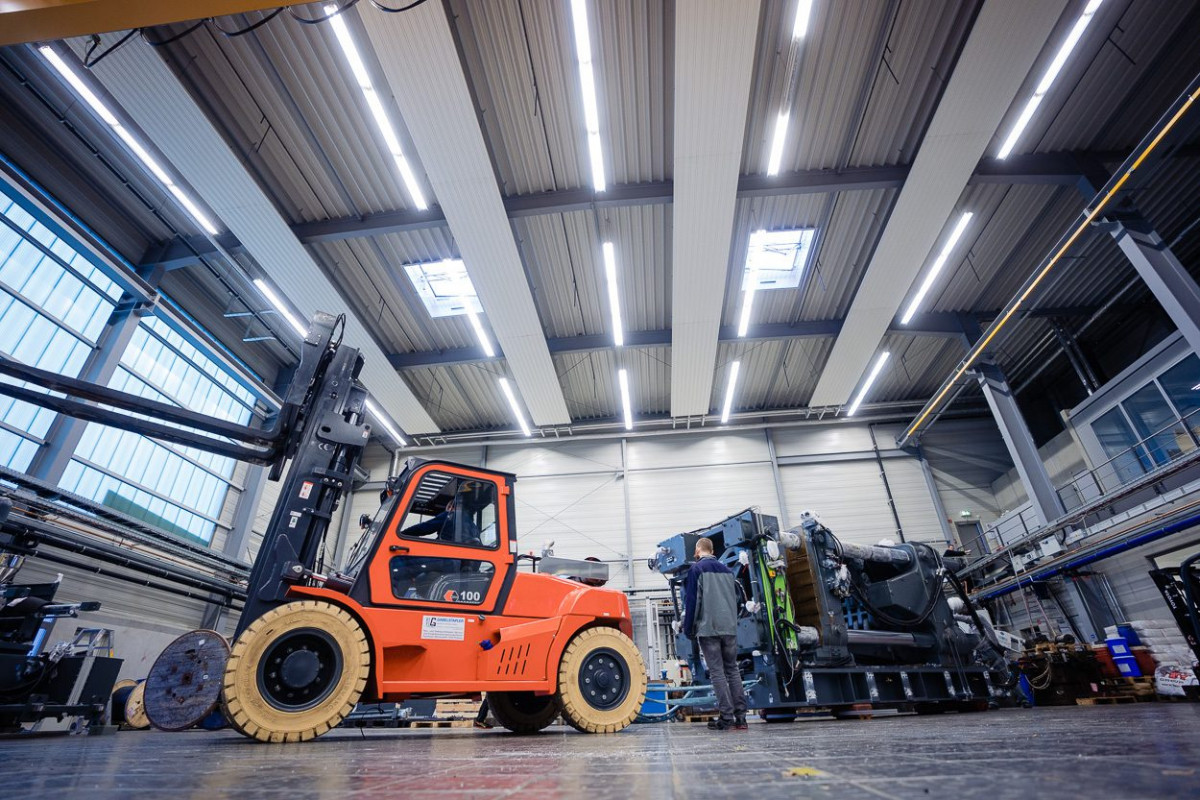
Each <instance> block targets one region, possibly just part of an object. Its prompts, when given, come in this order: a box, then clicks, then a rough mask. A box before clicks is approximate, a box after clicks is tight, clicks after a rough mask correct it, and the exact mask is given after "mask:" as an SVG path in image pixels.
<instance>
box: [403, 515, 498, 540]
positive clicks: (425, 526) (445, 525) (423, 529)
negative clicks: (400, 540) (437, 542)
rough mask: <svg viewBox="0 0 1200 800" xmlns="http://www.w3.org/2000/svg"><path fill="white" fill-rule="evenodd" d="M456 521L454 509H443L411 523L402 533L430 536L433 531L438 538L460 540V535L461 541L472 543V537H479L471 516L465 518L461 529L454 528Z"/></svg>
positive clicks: (404, 534) (475, 538)
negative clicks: (425, 518) (414, 523)
mask: <svg viewBox="0 0 1200 800" xmlns="http://www.w3.org/2000/svg"><path fill="white" fill-rule="evenodd" d="M454 523H455V513H454V512H453V511H443V512H442V513H440V514H437V515H435V516H432V517H430V518H429V519H427V520H425V521H424V522H418V523H417V524H416V525H410V526H409V527H407V528H405V529H404V530H402V531H400V534H401V535H402V536H428V535H429V534H431V533H436V534H437V538H439V539H441V540H443V541H446V542H457V541H460V539H459V537H461V541H462V542H464V543H470V542H471V540H472V539H474V540H478V539H479V529H478V528H477V527H476V526H475V524H474V523H473V522H472V521H471V519H470V518H469V517H468V518H465V519H464V520H463V525H462V527H463V529H462V530H461V531H456V530H455V529H454V528H455V524H454Z"/></svg>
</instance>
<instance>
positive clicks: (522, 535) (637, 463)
mask: <svg viewBox="0 0 1200 800" xmlns="http://www.w3.org/2000/svg"><path fill="white" fill-rule="evenodd" d="M876 433H877V436H876V438H877V440H878V443H879V446H880V449H881V450H885V451H892V452H895V442H894V436H895V433H896V429H895V428H894V427H891V428H883V427H879V428H877V431H876ZM773 436H774V438H775V444H776V452H777V456H778V457H779V458H780V459H781V460H783V461H786V460H787V457H790V456H803V457H811V456H813V455H817V456H821V455H832V456H839V455H842V454H847V453H850V454H854V458H853V459H852V460H846V461H837V460H833V459H830V460H828V461H827V462H821V461H816V462H814V463H805V464H785V465H782V466H781V467H780V470H779V475H780V482H781V484H782V486H783V493H784V503H785V507H786V511H787V516H788V519H789V521H791V523H792V524H795V522H796V521H797V520H798V519H799V516H800V512H801V511H803V510H805V509H812V510H815V511H817V512H818V514H819V515H820V516H821V518H822V520H823V521H824V522H825V524H826V525H828V526H829V527H830V528H831V529H832V530H834V532H835V533H837V534H838V535H839V536H842V537H844V538H846V539H847V540H848V541H863V542H875V541H878V540H879V539H881V538H885V537H890V538H896V522H895V519H894V517H893V515H892V512H891V510H890V508H889V506H888V499H887V493H886V491H885V489H884V484H883V479H882V477H881V476H880V466H879V461H877V460H876V459H875V457H874V455H873V451H872V443H871V435H870V431H869V429H868V427H867V426H865V425H848V424H844V423H834V424H827V425H821V426H805V427H793V428H776V429H774V430H773ZM417 455H420V456H422V457H428V458H435V457H436V458H446V459H447V460H453V461H459V462H463V463H469V464H474V465H480V464H483V465H486V466H487V467H488V468H489V469H495V470H501V471H505V472H511V473H514V474H515V475H516V476H517V484H516V489H515V496H516V520H517V537H518V547H519V548H520V550H521V551H522V552H535V553H536V552H539V551H540V549H541V547H542V544H543V542H545V541H546V540H553V541H554V542H555V548H554V549H555V553H556V554H557V555H560V556H565V557H571V558H582V557H586V556H594V557H596V558H599V559H600V560H602V561H605V562H607V563H608V564H609V567H610V574H611V584H610V585H613V586H616V587H621V588H635V589H649V590H653V589H659V588H665V585H664V582H663V580H662V578H661V577H660V576H659V575H657V574H656V573H653V572H651V571H650V570H649V569H648V568H647V567H646V566H645V562H646V559H647V558H648V557H649V556H651V555H652V554H653V553H654V549H655V547H656V546H657V545H658V543H659V542H661V541H662V540H664V539H667V538H669V537H670V536H673V535H674V534H676V533H681V532H685V531H690V530H695V529H697V528H702V527H707V526H709V525H712V524H714V523H717V522H719V521H721V520H722V519H725V518H726V517H728V516H730V515H732V514H736V513H738V512H740V511H742V510H744V509H746V508H757V509H758V510H759V511H760V512H761V513H764V514H768V515H771V516H776V517H778V516H780V511H781V509H780V501H779V495H778V493H777V490H776V485H775V476H774V472H773V470H772V465H771V458H770V450H769V448H768V444H767V434H766V432H765V431H763V430H751V431H729V432H722V431H719V430H716V431H713V430H709V431H704V432H697V433H678V434H670V435H660V436H636V437H630V438H628V439H627V440H625V453H624V461H623V460H622V443H621V440H620V439H594V440H571V439H563V440H559V441H533V442H521V443H515V444H512V445H508V444H503V445H490V446H488V447H486V448H484V447H482V446H480V447H461V446H460V447H456V448H445V449H430V450H422V451H420V452H419V453H417ZM883 464H884V469H885V471H886V474H887V478H888V482H889V484H890V486H891V490H892V494H893V496H894V498H895V501H896V510H897V513H898V514H899V516H900V520H901V524H902V526H903V529H904V535H905V538H907V539H919V540H924V541H940V540H941V539H942V537H943V534H942V528H941V523H940V520H939V514H940V512H939V511H938V510H937V509H936V506H935V504H934V502H933V500H932V498H931V497H930V494H929V489H928V484H927V483H926V481H925V477H924V474H923V473H922V471H921V465H920V462H919V461H918V460H917V458H915V457H914V456H912V455H910V454H903V457H893V458H885V459H884V460H883ZM380 467H382V470H381V469H380V468H373V469H372V481H373V482H374V481H378V480H381V479H382V475H383V472H384V471H386V465H380ZM377 495H378V489H377V488H375V487H370V488H367V489H364V490H363V491H362V492H358V493H356V496H355V497H354V498H353V499H352V501H351V504H350V507H351V513H352V514H354V519H357V515H358V514H359V513H363V512H361V511H360V510H359V509H360V508H361V509H363V511H365V513H373V512H374V510H375V509H376V508H377V506H378V496H377ZM627 512H628V513H627ZM627 518H628V523H627V522H626V519H627ZM351 528H352V529H351V532H350V533H351V535H350V537H349V538H350V540H351V541H353V540H354V539H355V538H356V535H357V530H356V528H357V526H355V525H352V526H351ZM631 562H632V564H631ZM630 567H632V569H630Z"/></svg>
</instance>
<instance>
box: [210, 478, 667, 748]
mask: <svg viewBox="0 0 1200 800" xmlns="http://www.w3.org/2000/svg"><path fill="white" fill-rule="evenodd" d="M515 480H516V479H515V476H513V475H509V474H506V473H502V472H493V471H490V470H483V469H478V468H476V467H467V466H463V465H460V464H452V463H450V462H446V461H425V460H422V459H417V458H410V459H409V460H408V462H407V463H406V465H405V467H404V470H403V471H402V472H401V474H400V475H398V476H396V477H394V478H390V479H389V480H388V488H387V490H385V492H384V494H385V496H386V497H385V499H384V502H383V505H382V507H381V508H380V510H379V513H378V514H377V515H376V516H375V518H374V519H363V520H362V522H363V524H364V527H365V528H366V531H365V533H364V535H363V536H362V538H361V539H360V540H359V541H358V543H357V545H356V546H355V548H354V549H353V551H352V552H351V553H350V556H349V559H348V561H347V564H346V565H345V567H344V569H343V570H341V571H340V572H338V573H333V574H331V575H329V576H327V577H324V578H323V579H322V578H320V577H317V576H309V579H308V580H301V581H298V582H296V583H293V584H292V585H291V586H290V587H289V589H288V592H287V599H288V602H286V603H284V604H282V605H278V606H275V607H274V608H272V609H270V610H269V611H267V612H266V613H265V614H263V615H262V616H260V617H258V618H257V619H255V620H254V621H253V622H251V623H250V624H249V625H248V626H247V627H246V628H245V629H244V630H242V631H241V632H240V633H239V635H238V636H237V639H236V640H235V641H234V644H233V648H232V652H231V654H230V657H229V662H228V666H227V668H226V670H225V681H224V687H223V688H224V704H225V706H224V707H225V713H226V717H227V718H228V720H229V722H230V724H232V725H233V726H234V727H235V728H237V729H238V730H239V731H241V732H242V733H245V734H246V735H248V736H253V737H254V738H256V739H262V740H263V741H298V740H299V741H303V740H305V739H311V738H313V737H314V736H319V735H321V734H322V733H324V732H325V731H327V730H329V729H330V728H331V727H333V726H335V725H337V724H338V723H339V722H340V721H341V720H342V719H343V718H344V717H345V716H346V714H348V713H349V712H350V711H351V710H352V709H353V708H354V706H355V704H356V703H358V702H360V701H368V702H374V701H389V702H390V701H399V700H405V699H408V698H412V697H419V696H429V695H436V696H439V697H446V696H463V695H466V696H472V695H478V694H479V693H481V692H487V693H488V698H489V704H490V706H491V711H492V714H493V715H494V716H495V717H496V719H497V720H498V721H499V722H500V724H501V725H503V726H504V727H506V728H508V729H509V730H511V731H514V732H517V733H533V732H536V731H539V730H541V729H542V728H545V727H546V726H547V725H549V724H551V723H552V722H553V721H554V720H555V719H556V718H557V717H558V716H559V715H560V714H561V715H562V717H563V719H565V720H566V721H567V722H568V723H570V724H571V725H572V726H574V727H575V728H577V729H578V730H581V731H585V732H587V733H611V732H614V731H619V730H621V729H622V728H624V727H626V726H627V725H629V724H630V723H631V722H632V721H633V719H634V717H635V716H637V712H638V710H639V709H640V707H641V704H642V699H643V697H644V695H645V690H646V672H645V666H644V664H643V662H642V658H641V655H640V654H639V652H638V650H637V647H635V646H634V644H633V641H632V640H631V639H630V636H631V635H632V633H633V628H632V624H631V622H630V616H629V602H628V600H627V599H626V597H625V595H624V594H622V593H621V592H617V591H612V590H606V589H599V588H594V587H591V586H585V585H583V584H582V583H581V582H579V581H577V580H570V579H565V578H562V577H557V576H554V575H547V574H538V573H531V572H524V571H520V572H519V571H518V570H517V561H518V558H520V556H518V555H517V540H516V525H515V514H514V505H515V503H514V501H513V483H514V481H515ZM447 508H448V510H446V509H447ZM554 561H555V563H556V565H557V566H558V568H559V569H562V568H563V567H564V563H563V562H564V561H565V560H563V559H555V560H554ZM584 563H585V564H586V563H587V562H584ZM589 566H590V565H589ZM585 568H586V567H585Z"/></svg>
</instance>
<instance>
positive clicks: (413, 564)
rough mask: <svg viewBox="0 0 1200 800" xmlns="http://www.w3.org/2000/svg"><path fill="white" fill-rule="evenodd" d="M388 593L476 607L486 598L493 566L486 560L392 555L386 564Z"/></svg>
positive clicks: (492, 574) (405, 597)
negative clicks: (388, 581)
mask: <svg viewBox="0 0 1200 800" xmlns="http://www.w3.org/2000/svg"><path fill="white" fill-rule="evenodd" d="M388 569H389V571H390V572H391V578H392V594H394V595H395V596H396V597H398V598H400V599H401V600H426V601H432V602H436V603H454V604H455V605H467V606H477V605H480V604H481V603H483V601H484V599H485V598H486V597H487V593H488V588H489V587H490V586H491V585H492V577H493V576H494V575H495V572H496V568H495V567H494V566H493V565H492V563H491V562H490V561H472V560H470V559H465V558H431V557H428V556H394V557H393V558H392V559H391V561H390V562H389V564H388Z"/></svg>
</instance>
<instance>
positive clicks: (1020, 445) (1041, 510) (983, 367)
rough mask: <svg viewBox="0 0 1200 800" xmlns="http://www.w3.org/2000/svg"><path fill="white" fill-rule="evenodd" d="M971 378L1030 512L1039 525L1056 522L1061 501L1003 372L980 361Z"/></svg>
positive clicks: (1059, 512) (1061, 508)
mask: <svg viewBox="0 0 1200 800" xmlns="http://www.w3.org/2000/svg"><path fill="white" fill-rule="evenodd" d="M975 376H976V379H977V380H978V381H979V386H980V388H981V389H983V396H984V398H985V399H986V400H987V404H988V407H989V408H990V409H991V410H992V416H993V417H995V418H996V425H997V426H998V427H999V428H1000V435H1001V436H1002V437H1003V438H1004V444H1005V445H1006V446H1007V447H1008V453H1009V455H1010V456H1011V457H1012V460H1013V464H1014V465H1015V466H1016V468H1017V475H1019V476H1020V478H1021V483H1022V484H1024V486H1025V492H1026V494H1028V495H1029V500H1030V502H1031V503H1032V504H1033V509H1034V511H1035V512H1036V513H1037V514H1038V516H1040V517H1041V519H1042V522H1043V523H1048V522H1051V521H1053V520H1056V519H1058V518H1059V517H1061V516H1062V515H1063V513H1064V511H1063V505H1062V501H1061V500H1060V499H1059V497H1058V493H1057V492H1056V491H1055V490H1054V485H1053V484H1052V483H1050V476H1049V474H1047V472H1046V465H1045V464H1044V463H1043V462H1042V457H1041V455H1040V454H1039V453H1038V450H1037V445H1036V444H1034V441H1033V436H1032V435H1031V434H1030V433H1029V427H1028V426H1027V425H1026V424H1025V418H1024V417H1023V416H1021V409H1020V408H1018V407H1017V399H1016V398H1015V397H1014V396H1013V393H1012V389H1011V388H1010V387H1009V385H1008V379H1007V378H1005V376H1004V371H1003V370H1001V369H1000V367H998V366H996V365H995V364H992V363H987V362H984V363H980V364H979V365H978V366H977V367H976V368H975Z"/></svg>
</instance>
